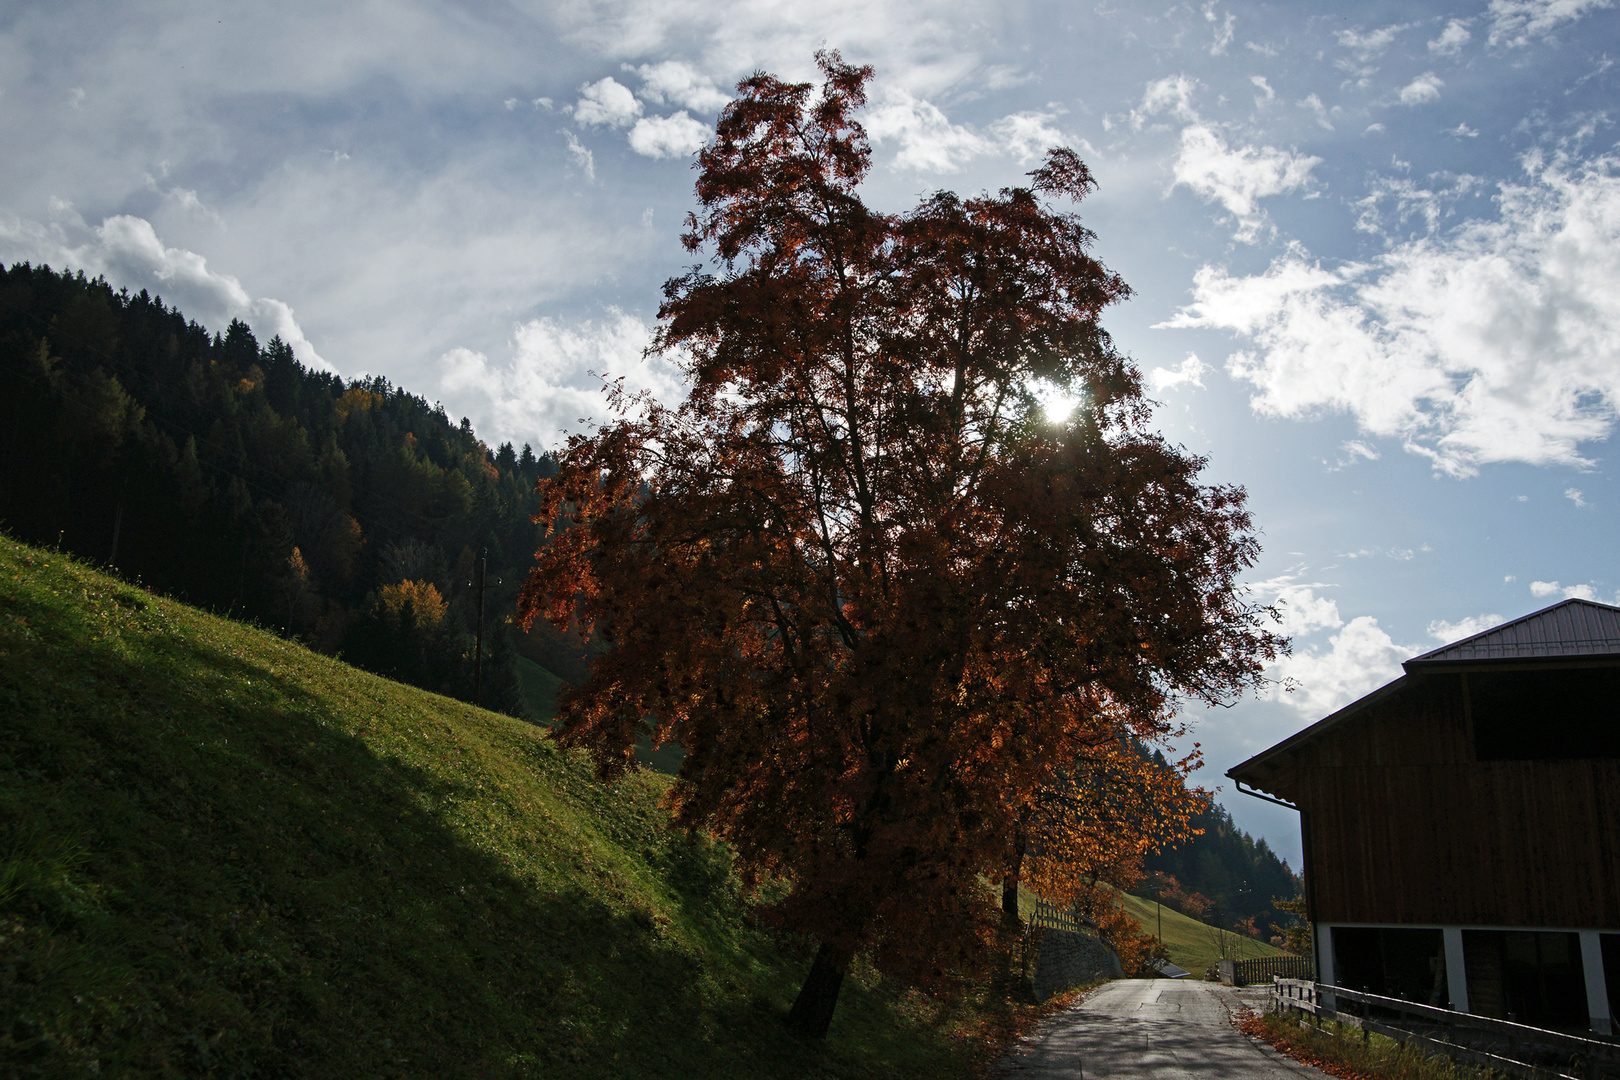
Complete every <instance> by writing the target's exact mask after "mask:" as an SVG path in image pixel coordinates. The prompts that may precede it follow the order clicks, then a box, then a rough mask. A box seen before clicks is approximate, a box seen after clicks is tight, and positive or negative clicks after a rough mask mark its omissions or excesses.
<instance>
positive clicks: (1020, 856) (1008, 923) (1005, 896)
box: [1001, 835, 1024, 930]
mask: <svg viewBox="0 0 1620 1080" xmlns="http://www.w3.org/2000/svg"><path fill="white" fill-rule="evenodd" d="M1023 869H1024V838H1023V836H1022V835H1020V836H1019V837H1018V839H1017V841H1016V842H1015V844H1014V847H1013V857H1012V861H1011V863H1010V864H1009V865H1008V867H1007V872H1006V873H1005V874H1004V875H1002V878H1001V925H1002V927H1003V928H1004V929H1007V930H1016V929H1018V927H1019V926H1020V925H1021V923H1020V921H1019V918H1018V880H1019V875H1020V873H1021V871H1022V870H1023Z"/></svg>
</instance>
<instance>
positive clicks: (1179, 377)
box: [1147, 353, 1209, 394]
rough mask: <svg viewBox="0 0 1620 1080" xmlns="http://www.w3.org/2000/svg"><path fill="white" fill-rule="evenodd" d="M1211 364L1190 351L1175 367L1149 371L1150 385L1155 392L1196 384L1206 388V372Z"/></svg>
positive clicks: (1200, 387)
mask: <svg viewBox="0 0 1620 1080" xmlns="http://www.w3.org/2000/svg"><path fill="white" fill-rule="evenodd" d="M1208 370H1209V365H1208V364H1206V363H1204V362H1203V361H1202V360H1200V359H1198V356H1197V354H1195V353H1188V354H1187V359H1185V360H1183V361H1182V362H1181V363H1179V364H1177V365H1176V366H1175V367H1170V368H1167V367H1156V368H1154V369H1153V370H1151V371H1149V372H1148V373H1147V382H1148V387H1149V388H1150V389H1151V390H1152V391H1153V392H1154V393H1155V394H1162V393H1164V392H1165V391H1166V390H1174V389H1175V388H1176V387H1178V386H1196V387H1198V388H1199V389H1200V390H1202V389H1203V388H1204V372H1206V371H1208Z"/></svg>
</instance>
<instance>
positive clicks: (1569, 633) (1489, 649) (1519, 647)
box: [1403, 600, 1620, 671]
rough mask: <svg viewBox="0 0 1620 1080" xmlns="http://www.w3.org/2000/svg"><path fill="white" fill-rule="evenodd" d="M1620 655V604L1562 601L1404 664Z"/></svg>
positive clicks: (1411, 666) (1419, 664)
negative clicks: (1615, 605)
mask: <svg viewBox="0 0 1620 1080" xmlns="http://www.w3.org/2000/svg"><path fill="white" fill-rule="evenodd" d="M1616 655H1620V607H1610V606H1609V605H1608V604H1599V603H1594V602H1593V601H1591V600H1565V601H1563V602H1562V603H1559V604H1554V605H1553V606H1552V607H1549V608H1542V609H1541V610H1540V611H1535V612H1531V613H1530V614H1529V615H1525V616H1523V617H1522V618H1518V619H1514V620H1513V621H1512V622H1506V623H1503V624H1502V625H1501V626H1493V627H1491V628H1490V629H1489V630H1486V631H1484V632H1483V633H1479V634H1475V635H1474V636H1473V637H1466V638H1463V639H1462V640H1461V641H1454V642H1452V643H1451V644H1450V645H1443V646H1441V647H1440V648H1438V649H1435V650H1434V651H1432V652H1426V653H1424V654H1423V655H1422V656H1414V657H1412V659H1410V660H1408V661H1407V662H1406V663H1405V664H1404V665H1403V666H1404V667H1405V668H1406V669H1407V670H1408V671H1410V670H1412V668H1413V667H1414V666H1415V667H1419V668H1426V667H1430V666H1434V665H1439V664H1466V663H1471V662H1477V661H1481V660H1496V661H1503V660H1508V661H1511V660H1552V659H1558V658H1561V657H1580V656H1616Z"/></svg>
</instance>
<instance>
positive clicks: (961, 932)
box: [521, 53, 1279, 1034]
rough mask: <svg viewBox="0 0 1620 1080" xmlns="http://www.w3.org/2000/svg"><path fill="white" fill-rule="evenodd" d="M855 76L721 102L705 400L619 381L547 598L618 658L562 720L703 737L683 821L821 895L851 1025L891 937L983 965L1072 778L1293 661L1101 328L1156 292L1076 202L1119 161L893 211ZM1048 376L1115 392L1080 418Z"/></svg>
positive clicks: (827, 946) (590, 737) (816, 987)
mask: <svg viewBox="0 0 1620 1080" xmlns="http://www.w3.org/2000/svg"><path fill="white" fill-rule="evenodd" d="M820 62H821V67H822V71H823V73H824V74H825V76H826V78H825V82H824V84H823V86H822V88H821V90H820V93H819V96H817V95H815V94H814V88H813V87H812V86H810V85H809V84H789V83H784V82H781V81H779V80H777V79H776V78H774V77H772V76H769V75H764V74H759V75H755V76H753V77H751V78H749V79H747V80H745V81H744V82H743V83H741V84H739V93H740V96H739V97H738V98H737V100H735V101H734V102H733V103H732V104H730V105H728V106H727V107H726V109H725V110H724V112H723V113H722V114H721V116H720V120H719V124H718V127H717V130H716V133H715V137H714V140H713V142H712V143H710V145H709V146H708V147H706V148H705V149H704V150H703V152H702V154H701V157H700V160H699V178H698V183H697V193H698V201H699V203H700V209H699V211H698V213H696V214H694V215H693V216H692V217H691V218H690V219H689V229H688V233H687V236H686V243H687V246H688V248H689V249H690V250H692V251H693V252H695V253H702V254H705V255H709V256H712V258H713V260H714V261H713V263H712V264H711V267H710V269H707V270H706V269H704V268H703V267H697V268H694V269H693V270H692V271H691V272H690V273H689V274H687V275H686V276H684V277H681V278H677V279H675V280H673V281H671V282H669V284H668V285H667V286H666V300H665V303H664V305H663V307H662V309H661V310H660V317H661V319H662V324H661V329H660V331H659V333H658V337H657V339H656V341H655V344H654V349H655V350H658V351H661V352H663V353H664V354H665V355H667V356H671V357H674V358H676V359H677V360H678V361H679V362H680V363H682V364H683V365H684V369H685V372H686V375H687V377H688V380H689V384H690V393H689V396H688V397H687V399H686V400H685V402H683V403H681V404H680V405H679V406H668V405H663V404H659V403H657V402H653V401H649V400H641V401H636V402H630V401H626V400H624V399H623V398H622V396H616V397H615V399H614V400H615V403H616V404H617V405H618V406H620V407H621V409H622V413H621V416H622V418H621V419H619V420H617V421H616V422H614V423H613V424H611V425H610V426H608V427H605V428H604V429H602V430H601V431H600V432H598V433H597V434H595V435H592V436H589V437H576V438H575V439H573V440H572V441H571V442H570V443H569V446H568V449H567V451H566V453H565V454H564V456H563V461H562V468H561V470H560V471H559V473H558V475H557V476H556V478H555V479H554V480H552V481H550V482H549V483H546V484H545V485H544V488H543V494H544V501H543V509H542V512H541V515H540V516H539V517H538V518H537V520H539V521H542V522H544V523H547V524H551V525H553V526H554V527H553V529H552V531H551V532H550V534H549V539H548V541H547V545H546V546H545V547H544V548H543V549H542V550H541V551H540V552H539V553H538V554H537V556H536V560H537V562H536V566H535V568H534V570H533V572H532V573H531V575H530V577H529V579H528V582H527V583H526V585H525V587H524V590H523V594H522V599H521V610H522V613H523V617H524V619H525V620H526V621H527V620H532V619H533V618H535V617H536V616H544V617H546V618H548V619H551V620H552V621H553V622H555V623H557V624H558V625H567V624H570V623H571V622H573V621H575V620H577V621H578V624H579V625H581V626H583V627H585V628H587V629H588V630H589V631H590V632H592V633H595V634H599V635H601V636H602V637H603V638H604V639H606V640H607V641H608V642H609V643H611V645H612V648H611V650H609V651H607V652H606V653H605V654H604V655H602V656H599V657H598V658H596V659H595V660H594V661H593V664H592V669H591V676H590V678H589V680H588V681H587V682H586V683H585V684H584V685H582V686H578V687H574V688H572V689H571V690H569V691H568V692H567V693H565V694H564V695H563V697H562V700H561V702H560V713H559V715H560V716H561V718H562V720H563V726H562V731H561V738H562V740H563V741H564V742H566V743H568V744H571V745H578V746H584V747H588V748H590V750H591V751H592V752H593V753H594V754H595V755H596V760H597V762H598V766H599V768H600V770H601V772H602V773H603V775H604V776H612V775H613V774H614V773H616V772H618V771H620V770H622V769H625V768H628V767H632V766H633V762H634V759H633V756H632V748H633V746H634V744H635V742H636V740H637V739H638V738H640V737H642V736H644V735H645V736H650V737H652V738H653V739H654V740H656V741H659V742H666V741H672V740H673V741H675V742H677V743H679V744H680V745H681V746H682V747H683V748H684V750H685V752H686V756H685V760H684V763H683V765H682V767H681V770H680V774H679V776H678V778H677V780H676V783H675V785H674V786H673V788H672V791H671V796H670V802H671V808H672V810H673V813H674V816H675V819H676V821H677V822H679V823H680V824H681V825H684V826H686V827H689V828H692V829H703V830H710V831H713V832H714V833H717V834H719V835H720V836H723V837H724V838H725V839H726V840H728V841H729V842H730V843H731V844H732V845H733V846H734V847H735V849H736V851H737V856H738V865H739V866H740V867H741V869H742V872H743V873H744V874H745V875H748V876H759V875H770V876H772V877H776V878H780V879H782V880H784V881H786V882H787V883H788V885H789V888H788V890H787V892H786V895H785V896H783V897H782V898H781V900H780V901H779V902H778V903H776V905H775V906H774V911H773V914H774V917H775V918H777V919H778V920H779V921H780V922H781V923H782V924H783V925H784V926H788V927H792V928H795V929H797V930H800V931H802V932H804V933H806V934H808V935H810V936H812V937H813V938H814V939H815V940H816V941H818V942H819V943H820V947H819V951H818V953H817V958H816V964H815V966H814V967H813V968H812V972H811V975H810V977H809V979H808V980H807V983H806V988H805V990H804V991H802V992H801V995H800V1001H799V1005H796V1006H795V1013H794V1020H795V1022H796V1023H797V1024H799V1026H801V1027H802V1028H804V1029H805V1030H807V1031H809V1032H811V1033H815V1034H819V1033H822V1032H824V1031H825V1030H826V1023H827V1022H828V1021H829V1020H830V1018H831V1010H832V1004H833V1002H835V1001H836V996H837V989H838V985H839V983H840V981H841V979H842V974H843V972H844V970H845V969H846V968H847V965H848V962H849V959H850V957H851V956H852V955H853V954H854V953H855V952H856V951H857V950H859V949H872V950H873V955H874V959H875V961H876V962H877V963H878V964H879V966H880V967H882V968H883V969H884V970H886V971H890V972H894V973H898V974H900V975H902V976H904V977H906V978H910V979H915V980H920V981H925V982H926V981H929V980H939V979H941V978H946V977H948V976H949V975H950V974H951V973H953V972H970V971H973V970H975V969H976V967H977V965H978V964H979V963H980V962H981V961H982V960H983V958H984V957H985V956H986V952H987V947H988V946H989V945H990V944H991V943H993V942H994V940H995V925H996V919H995V907H994V898H993V896H992V895H991V893H990V891H989V890H988V889H987V888H986V887H985V884H984V878H983V875H985V874H991V875H996V876H999V875H1000V873H1001V868H1002V867H1003V866H1004V865H1005V862H1006V859H1007V853H1008V851H1009V850H1010V848H1011V845H1012V841H1013V837H1014V833H1015V832H1016V830H1017V827H1018V821H1019V815H1020V813H1021V812H1022V811H1023V810H1024V808H1025V807H1026V806H1028V805H1029V802H1030V799H1031V797H1032V794H1033V793H1034V792H1035V791H1036V790H1037V789H1038V788H1039V787H1040V786H1041V785H1042V784H1043V783H1045V782H1047V781H1048V780H1050V779H1051V778H1052V776H1053V767H1054V766H1055V765H1058V764H1061V763H1072V762H1074V761H1076V760H1079V759H1080V758H1081V757H1082V754H1083V752H1084V751H1086V750H1087V749H1088V748H1091V747H1095V746H1097V745H1099V742H1100V738H1099V733H1105V734H1107V736H1108V737H1111V738H1116V739H1117V738H1118V737H1120V736H1122V735H1131V736H1134V737H1135V738H1137V739H1139V740H1147V741H1152V740H1154V739H1156V738H1159V737H1162V736H1163V735H1164V734H1165V732H1166V731H1167V730H1168V729H1169V728H1168V725H1169V716H1170V713H1171V710H1172V699H1173V696H1174V695H1177V694H1184V695H1193V696H1196V697H1200V698H1203V699H1206V700H1215V699H1219V698H1223V697H1227V696H1229V695H1231V694H1234V693H1236V692H1238V691H1239V690H1240V688H1241V687H1243V686H1244V685H1245V684H1248V683H1250V682H1252V681H1253V680H1255V679H1256V678H1257V677H1258V674H1259V671H1260V667H1261V664H1262V663H1263V662H1264V661H1265V660H1266V659H1267V658H1269V657H1270V656H1272V655H1273V654H1274V652H1275V649H1276V647H1277V645H1278V644H1279V642H1278V641H1277V639H1275V638H1274V637H1273V636H1272V635H1271V634H1270V633H1269V632H1267V631H1266V630H1265V629H1264V627H1263V625H1262V623H1261V613H1260V612H1258V611H1257V610H1255V609H1254V608H1253V607H1252V606H1250V605H1248V604H1247V603H1246V602H1245V601H1244V599H1243V597H1242V595H1241V594H1240V593H1239V591H1238V589H1237V587H1236V578H1237V575H1238V574H1239V573H1240V572H1241V571H1242V570H1243V569H1244V568H1245V567H1247V566H1248V565H1250V563H1251V561H1252V559H1253V558H1254V555H1255V552H1256V545H1255V541H1254V538H1253V536H1252V535H1251V532H1250V521H1249V516H1248V513H1247V512H1246V510H1245V509H1244V506H1243V501H1244V496H1243V492H1242V491H1241V490H1240V489H1237V488H1232V487H1224V486H1205V485H1201V484H1200V483H1199V482H1198V479H1197V476H1198V472H1199V470H1200V469H1201V468H1202V466H1203V461H1202V459H1200V458H1197V457H1195V456H1193V455H1191V454H1188V453H1186V452H1185V451H1183V450H1181V449H1179V448H1176V447H1172V446H1169V445H1168V444H1166V443H1165V442H1164V440H1163V439H1162V438H1160V437H1159V436H1158V435H1156V434H1154V433H1152V432H1151V431H1149V430H1147V429H1146V428H1145V426H1144V425H1145V421H1146V419H1147V416H1148V406H1147V403H1146V402H1145V401H1144V399H1143V397H1142V394H1141V385H1140V378H1139V376H1138V373H1137V371H1136V369H1135V367H1134V366H1133V365H1132V364H1131V363H1130V361H1129V360H1127V359H1126V358H1125V357H1123V356H1121V355H1120V354H1118V353H1117V352H1115V351H1114V349H1113V347H1112V345H1111V343H1110V341H1109V338H1108V336H1107V334H1106V333H1105V332H1104V331H1103V330H1102V328H1101V326H1100V325H1099V323H1098V315H1099V314H1100V312H1101V310H1102V309H1103V308H1104V307H1105V306H1107V305H1108V304H1110V303H1112V302H1114V301H1115V300H1118V299H1120V298H1121V297H1123V296H1125V295H1126V291H1127V290H1126V287H1125V285H1124V284H1123V282H1121V281H1120V280H1119V279H1118V278H1117V277H1116V276H1114V275H1113V274H1111V273H1109V272H1108V271H1107V270H1106V269H1105V268H1104V267H1103V266H1102V265H1101V264H1100V263H1098V262H1097V261H1096V260H1094V259H1093V258H1092V257H1091V255H1090V254H1089V248H1090V246H1091V242H1092V236H1091V233H1090V232H1089V231H1087V230H1086V229H1085V228H1084V227H1083V226H1082V225H1081V224H1080V222H1079V220H1078V218H1077V217H1076V216H1075V215H1074V214H1073V213H1070V212H1065V211H1059V210H1056V209H1053V208H1052V207H1051V206H1050V205H1049V200H1052V199H1059V198H1063V199H1078V198H1080V197H1081V196H1083V195H1084V194H1085V193H1086V192H1087V191H1088V190H1089V189H1090V187H1091V186H1092V181H1091V177H1090V175H1089V173H1087V171H1086V168H1085V166H1084V165H1083V164H1081V162H1080V161H1079V159H1078V158H1076V157H1075V156H1074V154H1072V153H1071V152H1069V151H1067V150H1054V151H1052V152H1051V153H1050V155H1049V156H1048V158H1047V163H1046V165H1045V166H1044V167H1042V168H1041V169H1039V170H1037V171H1036V172H1035V173H1033V174H1032V177H1033V183H1032V185H1031V186H1030V187H1028V188H1012V189H1007V190H1004V191H1002V192H1000V193H999V194H996V195H983V196H979V197H977V198H972V199H961V198H958V197H957V196H955V195H952V194H949V193H941V194H938V195H935V196H932V197H930V198H928V199H926V200H925V201H924V202H923V203H922V204H921V205H920V206H919V207H918V208H917V209H915V210H913V211H912V212H910V213H908V214H905V215H899V216H893V215H887V214H881V213H878V212H875V211H873V210H871V209H870V208H868V207H867V206H866V205H865V204H864V203H862V202H861V200H860V198H859V196H858V194H857V190H856V189H857V187H858V185H859V182H860V180H861V179H862V177H863V176H864V175H865V173H866V170H867V168H868V167H869V163H870V151H869V148H868V145H867V140H866V136H865V133H864V132H863V131H862V130H861V127H860V125H859V124H858V123H857V122H856V120H855V118H854V113H855V111H856V110H857V109H859V108H860V107H861V105H862V104H863V103H864V99H865V85H866V82H867V79H868V78H869V76H870V71H869V70H868V69H865V68H855V67H851V66H849V65H846V64H844V63H843V62H842V61H841V60H840V59H839V57H838V56H837V54H836V53H832V54H823V55H822V56H821V57H820ZM1036 380H1045V381H1047V382H1049V383H1051V384H1054V385H1056V386H1058V387H1060V388H1063V389H1064V390H1066V391H1068V392H1069V393H1071V394H1073V395H1075V396H1076V397H1078V398H1079V404H1078V405H1077V407H1076V408H1075V410H1074V412H1073V414H1072V415H1071V416H1070V417H1069V418H1068V420H1067V421H1065V422H1062V423H1048V422H1046V421H1045V420H1044V419H1043V416H1042V412H1041V409H1040V406H1039V404H1038V401H1037V399H1036V396H1035V393H1034V387H1033V385H1032V384H1033V383H1034V382H1035V381H1036ZM807 1002H808V1004H807Z"/></svg>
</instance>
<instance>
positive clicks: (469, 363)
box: [439, 308, 684, 446]
mask: <svg viewBox="0 0 1620 1080" xmlns="http://www.w3.org/2000/svg"><path fill="white" fill-rule="evenodd" d="M650 339H651V331H650V329H649V327H648V326H647V324H646V323H644V322H642V321H641V320H640V319H638V318H636V317H635V316H634V315H630V314H627V313H626V312H623V311H620V310H618V309H617V308H610V309H609V310H608V312H607V315H606V316H605V317H604V318H602V319H600V320H585V321H582V322H577V323H572V324H565V323H563V322H562V321H560V320H556V319H550V318H540V319H531V320H530V321H528V322H526V323H523V324H521V325H519V326H518V327H517V328H516V330H515V331H514V333H513V336H512V342H511V355H510V358H509V359H508V360H507V361H506V362H505V363H496V362H492V361H491V360H490V359H489V357H487V356H486V355H484V354H483V353H481V352H475V351H473V350H471V349H465V348H457V349H451V350H450V351H448V352H446V353H445V354H444V355H443V356H441V357H440V358H439V387H440V389H441V390H442V391H444V393H445V394H446V395H447V396H455V397H458V398H461V399H463V400H465V399H469V398H484V399H486V401H487V404H483V405H481V406H479V407H466V409H465V411H468V412H474V411H477V412H482V413H484V414H486V415H488V416H489V417H490V420H489V423H488V424H487V425H485V424H480V426H479V430H480V431H482V430H484V429H485V427H486V426H487V427H488V428H489V429H490V430H491V431H492V432H493V434H492V435H491V436H486V440H507V439H509V440H511V441H513V442H516V443H522V442H531V443H534V444H536V445H541V446H555V445H557V444H559V443H561V442H562V441H563V433H564V432H567V431H575V432H578V431H584V430H586V429H589V428H594V427H595V426H596V425H598V424H601V423H603V422H605V421H606V420H608V419H609V414H608V406H607V401H606V398H605V397H604V396H603V393H602V385H603V380H612V379H617V378H619V377H621V376H622V377H623V378H624V380H625V381H624V385H625V388H626V389H627V390H629V391H631V392H632V393H635V392H640V391H647V392H648V393H651V394H652V395H653V396H654V397H656V398H657V399H659V400H661V401H664V402H666V403H669V404H675V403H677V402H678V401H679V400H680V398H681V397H682V395H683V393H684V389H683V384H682V381H681V376H680V373H679V371H677V370H676V369H675V367H674V366H673V365H671V364H669V363H668V362H667V361H665V360H663V359H659V358H647V359H644V358H643V355H642V354H643V352H644V350H645V349H646V347H647V343H648V341H649V340H650Z"/></svg>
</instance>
